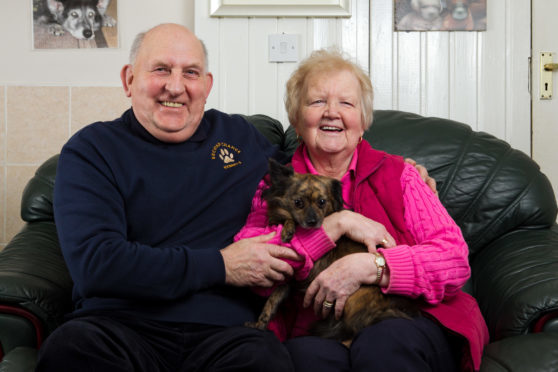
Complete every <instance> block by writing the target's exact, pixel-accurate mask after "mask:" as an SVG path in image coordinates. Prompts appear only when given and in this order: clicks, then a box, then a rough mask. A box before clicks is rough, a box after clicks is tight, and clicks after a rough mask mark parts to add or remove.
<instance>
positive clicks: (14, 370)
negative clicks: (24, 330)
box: [0, 347, 37, 372]
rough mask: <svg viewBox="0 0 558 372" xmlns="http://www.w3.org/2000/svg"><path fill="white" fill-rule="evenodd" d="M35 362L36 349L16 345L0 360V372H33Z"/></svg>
mask: <svg viewBox="0 0 558 372" xmlns="http://www.w3.org/2000/svg"><path fill="white" fill-rule="evenodd" d="M36 364H37V349H34V348H29V347H18V348H16V349H14V350H12V351H11V352H9V353H8V355H6V356H5V358H4V359H3V360H2V362H0V372H33V371H34V370H35V365H36Z"/></svg>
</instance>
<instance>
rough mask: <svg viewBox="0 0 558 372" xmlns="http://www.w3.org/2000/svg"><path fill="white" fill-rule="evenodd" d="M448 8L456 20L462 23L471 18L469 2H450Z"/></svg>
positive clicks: (450, 0) (465, 0) (457, 0)
mask: <svg viewBox="0 0 558 372" xmlns="http://www.w3.org/2000/svg"><path fill="white" fill-rule="evenodd" d="M447 6H448V11H449V13H450V14H451V16H452V18H453V19H455V20H458V21H462V20H464V19H466V18H467V17H468V16H469V0H449V1H448V5H447Z"/></svg>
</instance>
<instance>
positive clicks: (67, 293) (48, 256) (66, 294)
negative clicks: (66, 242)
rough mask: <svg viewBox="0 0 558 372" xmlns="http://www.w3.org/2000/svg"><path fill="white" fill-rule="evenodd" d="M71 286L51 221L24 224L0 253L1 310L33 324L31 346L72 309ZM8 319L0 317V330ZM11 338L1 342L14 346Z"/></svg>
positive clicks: (39, 340) (38, 341)
mask: <svg viewBox="0 0 558 372" xmlns="http://www.w3.org/2000/svg"><path fill="white" fill-rule="evenodd" d="M72 286H73V283H72V280H71V278H70V276H69V274H68V270H67V268H66V264H65V262H64V259H63V257H62V253H61V251H60V247H59V244H58V237H57V234H56V227H55V225H54V223H53V222H46V221H42V222H32V223H27V224H26V225H25V226H24V227H23V229H22V230H21V231H20V232H19V233H18V234H17V235H16V236H15V237H14V238H13V239H12V241H11V242H10V243H8V245H7V246H6V247H5V248H4V250H2V251H1V252H0V312H2V313H4V314H10V315H11V316H12V317H13V316H20V317H22V318H25V320H26V321H27V322H29V323H31V324H33V326H34V328H35V330H36V333H37V334H36V337H35V338H36V340H37V345H34V346H40V342H41V340H42V338H43V337H46V335H48V333H50V332H51V331H52V330H54V328H55V327H56V326H58V325H59V324H60V323H61V321H62V318H63V316H64V314H66V313H68V312H69V311H71V309H72V302H71V290H72ZM9 318H10V317H0V329H1V328H3V327H4V325H3V324H2V323H1V322H2V320H3V319H9ZM2 337H5V336H2ZM12 341H13V340H0V344H3V345H11V346H12V347H14V346H17V345H14V342H12ZM4 352H6V353H7V352H9V350H4Z"/></svg>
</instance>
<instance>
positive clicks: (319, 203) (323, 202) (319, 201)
mask: <svg viewBox="0 0 558 372" xmlns="http://www.w3.org/2000/svg"><path fill="white" fill-rule="evenodd" d="M325 205H326V200H325V199H320V200H318V207H320V208H323V207H325Z"/></svg>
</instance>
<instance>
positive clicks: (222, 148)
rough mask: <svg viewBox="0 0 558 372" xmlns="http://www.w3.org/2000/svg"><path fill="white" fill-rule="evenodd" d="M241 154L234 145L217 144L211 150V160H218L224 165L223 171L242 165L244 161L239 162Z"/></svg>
mask: <svg viewBox="0 0 558 372" xmlns="http://www.w3.org/2000/svg"><path fill="white" fill-rule="evenodd" d="M240 153H241V151H240V150H239V149H238V148H236V147H235V146H233V145H229V144H228V143H225V142H217V144H216V145H215V146H213V149H212V150H211V160H218V161H220V162H221V163H222V164H223V169H229V168H233V167H236V166H237V165H241V164H242V161H240V160H238V155H239V154H240Z"/></svg>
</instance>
